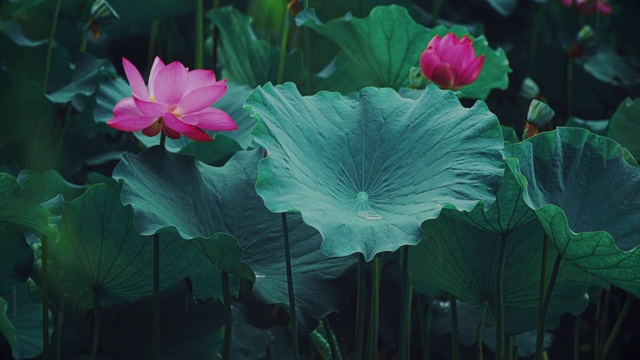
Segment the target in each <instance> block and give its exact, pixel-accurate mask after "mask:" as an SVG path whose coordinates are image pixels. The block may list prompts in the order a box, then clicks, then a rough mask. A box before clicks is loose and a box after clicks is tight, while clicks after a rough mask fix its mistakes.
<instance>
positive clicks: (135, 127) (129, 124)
mask: <svg viewBox="0 0 640 360" xmlns="http://www.w3.org/2000/svg"><path fill="white" fill-rule="evenodd" d="M156 120H157V119H156V118H154V117H146V116H136V115H117V116H114V117H112V118H111V119H109V121H107V125H109V126H111V127H112V128H114V129H118V130H122V131H140V130H142V129H145V128H148V127H149V126H151V125H152V124H153V123H154V121H156Z"/></svg>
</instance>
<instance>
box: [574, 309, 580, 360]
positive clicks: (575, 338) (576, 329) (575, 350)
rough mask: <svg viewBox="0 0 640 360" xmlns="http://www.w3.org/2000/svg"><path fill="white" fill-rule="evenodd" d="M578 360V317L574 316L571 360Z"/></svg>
mask: <svg viewBox="0 0 640 360" xmlns="http://www.w3.org/2000/svg"><path fill="white" fill-rule="evenodd" d="M579 359H580V315H578V316H576V322H575V325H574V330H573V360H579Z"/></svg>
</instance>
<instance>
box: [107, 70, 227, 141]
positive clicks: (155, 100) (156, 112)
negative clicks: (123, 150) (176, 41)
mask: <svg viewBox="0 0 640 360" xmlns="http://www.w3.org/2000/svg"><path fill="white" fill-rule="evenodd" d="M122 65H123V67H124V71H125V73H126V75H127V80H128V81H129V85H131V91H132V96H131V97H127V98H124V99H122V100H120V101H119V102H118V103H117V104H116V106H115V107H114V108H113V117H112V118H111V119H109V121H107V125H109V126H111V127H113V128H116V129H118V130H122V131H140V130H142V133H143V134H145V135H147V136H156V135H158V134H159V133H160V131H162V132H164V134H165V135H166V136H167V137H169V138H171V139H178V138H180V134H184V135H185V136H186V137H188V138H190V139H193V140H196V141H211V140H213V139H212V138H211V136H210V135H209V134H207V133H206V132H204V131H203V130H214V131H230V130H236V129H237V128H238V126H237V125H236V124H235V122H234V121H233V119H232V118H231V116H229V115H228V114H227V113H225V112H224V111H222V110H220V109H215V108H211V107H209V106H211V104H213V103H215V102H216V101H218V100H219V99H220V98H221V97H222V95H224V93H225V92H226V91H227V80H226V79H223V80H220V81H216V76H215V74H214V73H213V71H210V70H192V71H189V69H188V68H186V67H184V65H182V64H181V63H180V62H177V61H175V62H172V63H171V64H169V65H165V64H164V63H163V62H162V60H160V58H158V57H156V59H155V61H154V62H153V66H152V67H151V74H149V84H148V86H147V85H145V83H144V80H143V79H142V75H140V72H139V71H138V69H136V67H135V66H134V65H133V64H132V63H131V62H130V61H129V60H127V59H125V58H122Z"/></svg>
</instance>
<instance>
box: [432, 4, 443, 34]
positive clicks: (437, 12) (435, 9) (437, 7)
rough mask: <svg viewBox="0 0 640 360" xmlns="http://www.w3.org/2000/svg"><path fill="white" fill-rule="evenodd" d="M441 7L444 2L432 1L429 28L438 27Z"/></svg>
mask: <svg viewBox="0 0 640 360" xmlns="http://www.w3.org/2000/svg"><path fill="white" fill-rule="evenodd" d="M442 5H444V0H433V5H432V7H431V15H432V16H433V17H432V18H431V27H436V25H438V19H439V18H440V11H441V10H442Z"/></svg>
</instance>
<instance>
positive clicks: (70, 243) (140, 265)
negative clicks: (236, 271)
mask: <svg viewBox="0 0 640 360" xmlns="http://www.w3.org/2000/svg"><path fill="white" fill-rule="evenodd" d="M120 192H121V185H120V184H117V185H113V186H108V185H105V184H98V185H93V186H90V187H89V188H88V189H87V190H86V191H85V193H84V194H83V195H82V196H80V197H78V198H77V199H75V200H74V201H71V202H65V203H64V210H63V214H62V217H61V219H60V220H59V223H58V226H59V228H60V235H59V236H58V238H57V239H56V241H50V242H49V248H50V252H51V255H52V260H51V264H50V277H51V279H50V281H49V286H50V287H54V288H57V290H55V291H57V292H58V293H59V294H61V295H60V296H66V297H69V299H68V302H67V303H68V304H70V306H71V307H77V308H80V309H88V308H91V307H92V295H93V291H94V290H97V291H99V293H100V297H101V302H102V306H104V307H108V306H110V305H113V304H117V303H121V302H126V301H131V300H136V299H140V298H142V297H145V296H149V295H151V292H152V284H153V281H152V275H153V266H152V253H153V251H152V250H153V237H152V236H143V235H138V233H137V232H136V231H135V228H134V226H133V212H132V210H131V208H129V207H124V206H122V204H121V203H120ZM160 247H161V248H160V266H161V271H160V286H161V289H165V288H168V287H170V286H172V285H174V284H175V283H177V282H179V281H182V280H184V279H185V278H186V277H187V276H189V275H190V274H192V273H198V272H200V271H209V270H211V269H212V267H211V266H210V264H209V262H208V261H207V260H206V259H205V258H204V257H203V256H202V255H201V254H200V253H199V252H198V251H197V250H196V249H194V248H193V247H192V246H190V245H189V244H188V243H187V242H185V241H184V240H183V239H181V238H180V237H179V236H177V234H162V235H160ZM214 276H215V275H214V274H213V273H212V275H211V277H212V278H213V277H214ZM212 281H213V280H212ZM202 292H208V293H209V294H210V295H209V296H211V295H216V294H211V292H210V291H209V289H202ZM62 294H64V295H62Z"/></svg>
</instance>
